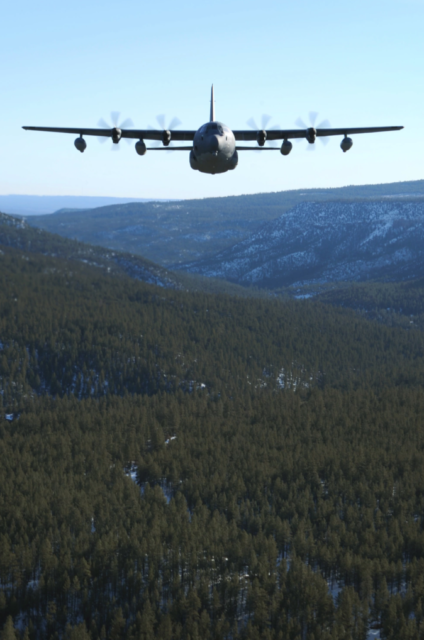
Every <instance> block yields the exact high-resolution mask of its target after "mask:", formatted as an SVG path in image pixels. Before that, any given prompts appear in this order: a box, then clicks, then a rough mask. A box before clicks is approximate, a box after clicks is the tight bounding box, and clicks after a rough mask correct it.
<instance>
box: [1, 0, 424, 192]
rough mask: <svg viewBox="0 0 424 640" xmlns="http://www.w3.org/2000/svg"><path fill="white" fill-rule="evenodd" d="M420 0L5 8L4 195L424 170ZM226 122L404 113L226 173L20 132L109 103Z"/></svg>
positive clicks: (201, 188) (196, 121)
mask: <svg viewBox="0 0 424 640" xmlns="http://www.w3.org/2000/svg"><path fill="white" fill-rule="evenodd" d="M423 24H424V0H402V1H398V0H368V1H367V2H365V1H363V0H357V1H356V2H351V1H349V2H347V1H345V0H337V1H333V0H331V1H323V2H316V1H315V2H312V1H311V0H298V1H297V2H293V1H290V2H286V1H284V2H281V1H280V2H273V3H271V2H263V3H260V2H258V0H230V1H225V2H224V1H223V0H214V1H213V2H210V3H203V2H198V1H196V2H194V1H193V0H180V1H179V2H175V1H173V2H171V1H170V0H156V2H149V1H144V2H135V1H134V0H122V1H121V2H120V3H118V2H110V1H109V0H104V1H102V2H98V1H93V0H84V1H82V0H74V1H73V2H66V3H62V2H57V0H55V1H53V0H39V1H38V2H33V1H32V2H29V1H28V0H15V2H9V3H7V4H6V5H5V6H3V7H2V37H1V40H0V55H1V60H2V63H3V64H2V83H1V84H2V99H1V107H0V108H1V119H2V124H3V130H2V136H1V144H0V193H1V194H11V193H19V194H38V195H44V194H45V195H49V194H52V195H97V196H121V197H138V198H143V197H157V198H195V197H196V198H197V197H206V196H214V195H216V196H222V195H236V194H241V193H257V192H265V191H280V190H285V189H293V188H309V187H320V186H321V187H331V186H342V185H347V184H366V183H379V182H393V181H398V180H399V181H400V180H416V179H422V178H424V159H423V157H422V149H423V146H424V110H423V104H424V82H423V58H424V39H423V36H422V27H423ZM211 83H214V86H215V98H216V117H217V119H218V120H221V121H222V122H224V123H225V124H227V125H228V126H230V127H231V128H241V127H245V126H246V121H247V120H248V119H249V117H251V116H254V117H255V118H256V119H257V120H260V117H261V114H262V113H269V114H271V115H272V116H273V123H278V124H279V125H280V126H281V127H293V126H294V121H295V120H296V118H297V117H299V116H301V117H302V118H303V119H304V120H307V119H308V112H309V111H311V110H313V111H318V112H319V114H320V117H321V118H322V119H324V118H328V119H329V120H330V122H331V124H332V126H375V125H405V127H406V128H405V130H404V131H402V132H396V133H388V134H375V135H370V136H356V137H354V146H353V148H352V150H351V151H349V152H348V153H346V154H343V153H342V152H341V150H340V148H339V143H340V140H339V139H338V138H334V139H332V140H331V142H330V143H329V144H328V145H327V146H326V147H324V146H322V145H321V144H320V143H319V142H318V143H317V145H316V146H317V148H316V150H315V152H314V153H308V152H307V151H306V150H305V147H306V143H304V142H302V143H299V144H295V145H294V149H293V151H292V153H291V155H290V156H288V157H286V158H284V157H282V156H281V155H280V154H279V153H277V152H276V153H269V154H267V153H264V154H260V153H251V152H245V153H240V154H239V155H240V160H239V166H238V168H237V169H236V170H235V171H233V172H229V173H227V174H224V175H216V176H210V175H202V174H199V173H198V172H195V171H192V170H191V169H190V167H189V163H188V155H186V154H185V153H179V152H175V153H173V154H171V153H154V152H152V153H150V154H149V153H147V155H146V156H144V157H139V156H137V155H136V153H135V151H134V148H133V145H131V146H127V145H126V144H125V142H123V143H121V147H122V148H121V149H120V151H119V153H112V152H111V151H110V150H109V149H110V144H109V142H107V143H106V144H104V145H101V144H99V143H98V141H97V139H95V138H88V139H87V142H88V147H87V150H86V152H85V153H84V154H80V153H79V152H77V151H76V149H75V148H74V146H73V141H74V136H67V135H56V134H48V133H46V134H43V133H34V132H25V131H23V130H22V129H21V126H22V125H39V126H43V125H44V126H46V125H50V126H86V127H90V126H97V122H98V120H99V118H100V117H104V118H105V119H106V120H108V119H109V114H110V112H111V111H112V110H116V111H120V112H121V113H122V117H124V118H125V117H128V116H130V117H131V118H132V119H133V121H134V124H135V126H137V127H146V126H147V125H148V124H152V125H155V124H156V120H155V117H156V115H157V114H160V113H165V114H166V115H167V118H168V119H171V118H172V117H173V116H174V115H176V116H178V117H179V118H180V119H181V121H182V123H183V124H182V126H183V127H184V128H194V129H196V128H198V127H199V126H200V125H201V124H203V123H204V122H205V121H207V120H208V114H209V93H210V85H211Z"/></svg>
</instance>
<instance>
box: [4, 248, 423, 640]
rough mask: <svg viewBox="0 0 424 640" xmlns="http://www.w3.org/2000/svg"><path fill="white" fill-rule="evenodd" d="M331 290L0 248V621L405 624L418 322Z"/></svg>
mask: <svg viewBox="0 0 424 640" xmlns="http://www.w3.org/2000/svg"><path fill="white" fill-rule="evenodd" d="M411 288H412V285H411ZM367 291H369V290H367ZM376 291H377V290H376ZM364 295H365V293H364V292H363V294H362V297H364ZM367 295H369V296H371V294H369V293H368V294H367ZM387 295H388V292H387V291H386V292H384V291H383V293H382V292H381V291H380V290H379V289H378V292H377V293H376V292H374V298H375V300H380V297H381V296H383V297H384V296H387ZM390 295H392V296H393V300H394V301H395V302H396V305H399V308H401V307H402V304H403V303H402V295H403V293H402V288H397V289H396V290H395V289H393V290H391V293H390ZM408 295H409V296H410V298H411V300H412V299H414V297H415V293H413V292H409V293H408V291H406V293H405V296H406V298H407V297H408ZM333 302H335V301H333ZM346 306H348V305H345V307H343V308H340V307H337V306H335V305H334V304H328V301H325V302H324V301H322V302H320V301H313V300H299V301H295V300H281V299H264V298H259V297H258V298H249V299H247V298H242V297H234V296H229V295H225V294H209V293H205V292H190V291H184V290H179V289H166V288H163V287H158V286H154V285H152V284H146V283H144V282H140V281H137V280H135V279H131V278H129V277H127V276H126V275H125V274H124V273H117V274H110V273H107V272H106V271H105V270H102V269H99V268H98V267H96V266H93V265H90V264H86V263H84V262H81V261H76V260H72V259H65V258H59V257H53V256H51V255H40V254H39V253H34V252H31V251H30V250H29V249H28V246H27V245H26V246H21V247H20V248H15V247H11V246H6V245H5V244H2V245H1V246H0V410H1V412H0V458H1V461H0V486H1V491H0V628H1V629H2V631H1V636H0V637H1V638H2V639H6V640H9V639H10V638H15V639H17V638H25V639H28V638H30V639H31V640H39V639H40V640H41V639H44V638H46V639H48V640H61V639H62V638H64V639H66V640H78V639H84V640H88V639H91V640H97V639H111V640H117V639H121V640H123V639H124V638H125V639H127V638H128V639H130V640H132V639H134V640H150V639H151V638H158V639H163V640H171V639H172V640H180V639H181V640H197V639H199V640H200V639H202V640H208V639H211V640H223V639H225V640H256V639H258V640H259V639H261V640H286V639H289V640H305V639H306V640H366V639H367V638H370V637H381V638H384V639H390V640H397V639H399V638H400V639H403V638H405V639H414V640H415V639H418V638H424V611H423V607H424V423H423V419H422V416H423V411H424V362H423V354H424V335H423V333H422V331H421V330H420V329H419V328H417V327H412V326H410V325H405V326H398V325H396V324H392V326H390V323H384V322H375V321H371V320H370V319H368V318H367V317H366V316H364V315H360V314H358V313H357V312H356V311H354V310H352V309H348V308H346ZM405 306H406V305H405ZM370 634H372V635H370Z"/></svg>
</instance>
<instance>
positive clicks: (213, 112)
mask: <svg viewBox="0 0 424 640" xmlns="http://www.w3.org/2000/svg"><path fill="white" fill-rule="evenodd" d="M210 121H211V122H214V121H215V103H214V100H213V85H212V89H211V120H210Z"/></svg>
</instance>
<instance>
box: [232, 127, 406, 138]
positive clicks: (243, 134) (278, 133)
mask: <svg viewBox="0 0 424 640" xmlns="http://www.w3.org/2000/svg"><path fill="white" fill-rule="evenodd" d="M399 129H403V127H356V128H355V127H343V128H337V129H314V128H313V127H311V128H310V129H268V130H265V133H266V140H289V139H290V138H308V137H309V136H310V135H311V133H315V135H316V136H317V137H322V138H326V137H327V136H347V135H349V134H354V133H379V132H381V131H398V130H399ZM233 133H234V137H235V139H236V140H245V141H252V140H257V139H258V135H260V134H261V133H262V131H260V130H259V131H252V129H247V130H235V131H233Z"/></svg>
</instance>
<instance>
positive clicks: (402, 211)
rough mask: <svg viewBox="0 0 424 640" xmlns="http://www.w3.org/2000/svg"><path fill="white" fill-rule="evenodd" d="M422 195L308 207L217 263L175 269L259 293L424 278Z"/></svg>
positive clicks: (236, 247)
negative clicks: (337, 283) (253, 287)
mask: <svg viewBox="0 0 424 640" xmlns="http://www.w3.org/2000/svg"><path fill="white" fill-rule="evenodd" d="M423 222H424V198H416V199H414V200H411V199H406V198H405V199H387V200H381V199H380V200H372V201H367V200H362V201H358V200H355V201H350V202H349V201H338V202H337V201H336V202H323V203H316V202H308V203H303V204H299V205H297V206H296V207H294V208H293V209H291V210H290V211H289V212H286V213H284V214H283V215H282V216H280V217H279V218H278V219H277V220H274V221H271V222H267V223H265V224H264V225H263V226H262V227H261V228H260V229H259V230H258V231H257V232H256V233H253V234H252V235H251V236H249V237H248V238H246V239H244V240H242V241H241V242H239V243H237V244H235V245H233V246H232V247H230V248H227V249H225V250H224V251H222V252H219V253H217V254H216V255H215V256H213V257H212V258H205V259H203V260H199V261H194V262H191V263H186V264H182V265H174V268H178V269H183V270H186V271H188V272H190V273H191V272H194V273H199V274H201V275H204V276H207V277H211V276H213V277H216V278H225V279H228V280H229V281H230V282H235V283H237V284H241V285H245V286H246V285H255V286H257V287H260V288H267V289H275V288H278V287H288V286H291V287H295V286H304V285H312V284H323V283H327V282H337V281H345V282H346V281H367V280H386V281H390V280H392V281H395V280H407V279H413V278H418V277H421V276H423V275H424V251H423V250H422V246H423V243H424V226H423Z"/></svg>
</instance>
